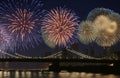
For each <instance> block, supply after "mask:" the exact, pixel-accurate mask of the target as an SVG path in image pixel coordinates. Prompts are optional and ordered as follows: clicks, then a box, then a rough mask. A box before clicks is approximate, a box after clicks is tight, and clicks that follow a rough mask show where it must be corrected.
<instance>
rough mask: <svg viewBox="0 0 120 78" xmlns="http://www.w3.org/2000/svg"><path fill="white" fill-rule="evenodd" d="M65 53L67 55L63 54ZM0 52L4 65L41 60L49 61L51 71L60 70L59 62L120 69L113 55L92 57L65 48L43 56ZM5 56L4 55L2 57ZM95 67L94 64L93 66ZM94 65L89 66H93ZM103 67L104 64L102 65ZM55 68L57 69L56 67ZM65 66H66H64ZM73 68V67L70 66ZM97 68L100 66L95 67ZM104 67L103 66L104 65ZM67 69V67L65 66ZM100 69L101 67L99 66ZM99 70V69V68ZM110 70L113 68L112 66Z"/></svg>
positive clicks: (0, 59)
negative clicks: (108, 66)
mask: <svg viewBox="0 0 120 78" xmlns="http://www.w3.org/2000/svg"><path fill="white" fill-rule="evenodd" d="M65 53H67V55H68V56H67V55H66V54H65ZM0 54H2V55H3V57H1V58H0V62H5V63H6V67H8V64H9V63H8V62H42V63H50V64H52V65H51V66H50V67H49V69H50V70H52V71H60V70H61V66H60V64H66V63H67V65H68V67H69V66H70V65H71V64H78V65H79V64H80V66H81V65H85V64H87V65H91V64H92V65H111V64H112V65H114V66H115V67H114V68H116V67H117V68H116V69H120V67H118V66H119V65H120V61H119V60H118V59H117V58H115V59H114V58H113V56H106V57H101V58H98V57H93V56H89V55H86V54H83V53H81V52H78V51H75V50H72V49H69V48H67V49H65V50H63V51H59V52H56V53H53V54H51V55H48V56H44V57H41V56H39V57H32V56H26V55H22V54H19V53H12V54H10V53H8V52H5V51H2V50H0ZM4 56H6V57H4ZM94 67H95V66H94ZM94 67H89V68H94ZM103 67H104V66H103ZM56 68H57V69H56ZM65 68H67V67H65ZM72 68H73V67H72ZM83 68H84V67H83V66H82V68H81V67H77V69H80V70H81V69H83ZM97 68H101V67H97ZM104 68H105V67H104ZM67 69H69V68H67ZM84 69H86V67H85V68H84ZM101 69H102V68H101ZM86 70H90V69H86ZM99 70H100V69H99ZM110 70H114V69H113V68H112V69H110Z"/></svg>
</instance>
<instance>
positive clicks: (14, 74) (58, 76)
mask: <svg viewBox="0 0 120 78" xmlns="http://www.w3.org/2000/svg"><path fill="white" fill-rule="evenodd" d="M0 78H120V76H119V75H114V74H107V75H103V74H99V73H97V74H93V73H85V72H71V73H69V72H60V73H53V72H37V71H36V72H35V71H34V72H33V71H0Z"/></svg>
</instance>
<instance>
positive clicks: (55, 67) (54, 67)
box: [49, 62, 61, 72]
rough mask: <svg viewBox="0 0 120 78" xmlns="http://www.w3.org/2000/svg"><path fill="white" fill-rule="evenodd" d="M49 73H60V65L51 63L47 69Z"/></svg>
mask: <svg viewBox="0 0 120 78" xmlns="http://www.w3.org/2000/svg"><path fill="white" fill-rule="evenodd" d="M49 71H54V72H60V71H61V69H60V65H59V62H53V63H52V65H51V66H50V67H49Z"/></svg>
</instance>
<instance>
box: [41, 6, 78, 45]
mask: <svg viewBox="0 0 120 78" xmlns="http://www.w3.org/2000/svg"><path fill="white" fill-rule="evenodd" d="M77 24H78V17H77V16H76V15H75V14H74V13H73V12H72V11H71V10H68V9H64V8H57V9H53V10H51V11H50V12H49V13H48V14H47V15H46V17H45V18H44V20H43V27H42V31H43V33H45V34H48V40H49V41H50V42H53V43H55V44H56V45H58V46H66V45H67V43H69V42H71V40H72V39H73V36H74V34H75V31H76V26H77Z"/></svg>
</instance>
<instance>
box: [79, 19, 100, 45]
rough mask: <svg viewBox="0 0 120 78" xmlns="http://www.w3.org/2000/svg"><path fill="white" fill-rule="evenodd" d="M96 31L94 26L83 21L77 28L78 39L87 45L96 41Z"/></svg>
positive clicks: (89, 22)
mask: <svg viewBox="0 0 120 78" xmlns="http://www.w3.org/2000/svg"><path fill="white" fill-rule="evenodd" d="M97 33H98V31H97V30H96V29H95V25H94V24H93V23H92V22H91V21H83V22H81V23H80V25H79V28H78V38H79V40H80V41H81V42H82V43H84V44H88V43H91V42H93V41H94V40H95V39H96V36H97Z"/></svg>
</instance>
